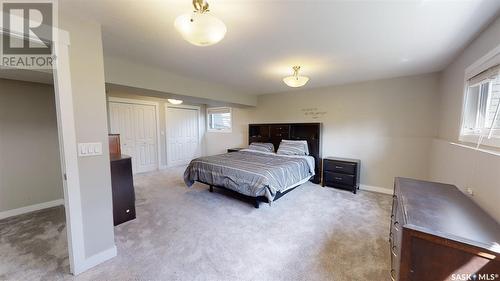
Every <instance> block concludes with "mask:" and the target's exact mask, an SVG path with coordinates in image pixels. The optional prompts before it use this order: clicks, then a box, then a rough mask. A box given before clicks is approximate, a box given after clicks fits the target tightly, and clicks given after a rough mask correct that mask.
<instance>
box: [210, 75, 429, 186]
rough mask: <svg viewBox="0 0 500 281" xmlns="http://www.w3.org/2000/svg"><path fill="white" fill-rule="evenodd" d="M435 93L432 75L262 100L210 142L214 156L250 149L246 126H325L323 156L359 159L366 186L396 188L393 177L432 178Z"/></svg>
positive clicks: (285, 94)
mask: <svg viewBox="0 0 500 281" xmlns="http://www.w3.org/2000/svg"><path fill="white" fill-rule="evenodd" d="M437 90H438V75H437V74H428V75H421V76H412V77H402V78H394V79H386V80H379V81H370V82H364V83H355V84H348V85H342V86H335V87H328V88H321V89H313V90H302V91H294V92H288V93H281V94H270V95H262V96H259V99H258V105H257V107H256V108H255V109H241V110H236V111H235V112H234V119H235V121H236V128H235V130H233V133H232V134H231V135H230V136H223V135H222V134H218V135H217V136H215V135H214V136H212V135H209V138H208V141H207V143H208V147H210V146H211V145H213V146H214V149H213V153H215V152H217V153H219V152H223V149H225V148H228V147H231V146H239V145H241V144H245V145H247V130H248V123H260V122H322V123H323V140H322V143H323V156H339V157H353V158H359V159H361V162H362V169H361V183H362V184H364V185H369V186H375V187H382V188H387V189H392V185H393V181H394V177H395V176H407V177H413V178H422V179H426V178H427V177H428V169H427V165H428V162H429V151H430V147H431V143H432V139H433V138H434V137H435V136H436V133H437V128H436V126H435V125H434V124H435V117H436V110H437V103H436V100H438V96H437V95H438V91H437ZM311 112H312V114H311ZM314 116H315V117H318V119H314Z"/></svg>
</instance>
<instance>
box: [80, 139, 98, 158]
mask: <svg viewBox="0 0 500 281" xmlns="http://www.w3.org/2000/svg"><path fill="white" fill-rule="evenodd" d="M97 155H102V143H100V142H88V143H79V144H78V156H80V157H86V156H97Z"/></svg>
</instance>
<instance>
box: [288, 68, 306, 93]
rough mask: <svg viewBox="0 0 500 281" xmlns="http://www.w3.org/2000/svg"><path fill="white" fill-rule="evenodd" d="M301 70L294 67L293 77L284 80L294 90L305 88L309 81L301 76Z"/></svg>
mask: <svg viewBox="0 0 500 281" xmlns="http://www.w3.org/2000/svg"><path fill="white" fill-rule="evenodd" d="M299 70H300V66H297V65H296V66H294V67H293V75H292V76H288V77H285V78H283V82H285V84H287V85H288V86H290V87H293V88H297V87H302V86H304V85H305V84H306V83H307V81H309V77H306V76H299Z"/></svg>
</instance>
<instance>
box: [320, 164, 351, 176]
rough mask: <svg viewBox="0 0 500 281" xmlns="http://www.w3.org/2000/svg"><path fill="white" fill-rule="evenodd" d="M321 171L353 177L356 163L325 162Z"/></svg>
mask: <svg viewBox="0 0 500 281" xmlns="http://www.w3.org/2000/svg"><path fill="white" fill-rule="evenodd" d="M323 170H325V171H330V172H338V173H345V174H351V175H354V174H355V173H356V163H347V162H339V161H325V162H324V167H323Z"/></svg>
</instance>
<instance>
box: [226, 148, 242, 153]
mask: <svg viewBox="0 0 500 281" xmlns="http://www.w3.org/2000/svg"><path fill="white" fill-rule="evenodd" d="M242 149H244V148H241V147H235V148H229V149H228V150H227V153H229V152H238V151H240V150H242Z"/></svg>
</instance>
